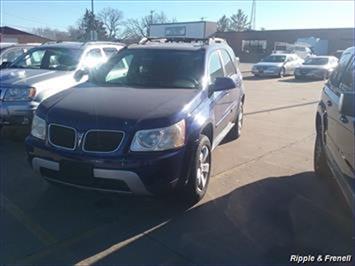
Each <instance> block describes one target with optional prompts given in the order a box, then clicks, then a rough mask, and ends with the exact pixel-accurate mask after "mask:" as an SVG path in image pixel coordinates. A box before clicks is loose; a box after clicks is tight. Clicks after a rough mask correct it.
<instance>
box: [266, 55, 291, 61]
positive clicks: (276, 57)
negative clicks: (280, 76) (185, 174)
mask: <svg viewBox="0 0 355 266" xmlns="http://www.w3.org/2000/svg"><path fill="white" fill-rule="evenodd" d="M285 60H286V56H285V55H269V56H267V57H265V58H264V59H263V60H261V61H262V62H269V63H281V62H285Z"/></svg>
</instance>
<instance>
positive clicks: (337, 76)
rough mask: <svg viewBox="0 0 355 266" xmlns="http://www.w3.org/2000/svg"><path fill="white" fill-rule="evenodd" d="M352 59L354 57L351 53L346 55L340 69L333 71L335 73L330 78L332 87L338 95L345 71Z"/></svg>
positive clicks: (340, 62) (339, 66) (342, 58)
mask: <svg viewBox="0 0 355 266" xmlns="http://www.w3.org/2000/svg"><path fill="white" fill-rule="evenodd" d="M351 57H352V55H351V54H350V53H347V54H344V55H343V56H342V57H341V59H340V61H339V65H338V67H337V68H336V69H335V70H334V71H333V73H332V75H331V77H330V83H331V85H332V86H331V88H332V90H333V91H334V92H335V93H337V94H339V93H340V92H339V91H338V90H339V88H338V86H339V84H340V82H341V79H342V76H343V73H344V72H345V70H346V68H347V66H348V64H349V61H350V59H351Z"/></svg>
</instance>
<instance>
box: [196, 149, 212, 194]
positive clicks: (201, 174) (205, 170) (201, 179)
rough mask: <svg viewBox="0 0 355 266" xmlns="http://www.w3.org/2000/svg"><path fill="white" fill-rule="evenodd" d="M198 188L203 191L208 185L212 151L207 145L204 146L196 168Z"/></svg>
mask: <svg viewBox="0 0 355 266" xmlns="http://www.w3.org/2000/svg"><path fill="white" fill-rule="evenodd" d="M196 171H197V172H196V176H197V190H198V191H200V192H201V191H203V190H204V189H205V187H206V185H207V181H208V177H209V173H210V151H209V149H208V147H207V146H206V145H205V146H203V147H202V149H201V151H200V155H199V160H198V166H197V170H196Z"/></svg>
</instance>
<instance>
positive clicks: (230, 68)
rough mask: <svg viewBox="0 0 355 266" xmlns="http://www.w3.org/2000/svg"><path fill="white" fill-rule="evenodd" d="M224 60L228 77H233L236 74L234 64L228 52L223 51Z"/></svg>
mask: <svg viewBox="0 0 355 266" xmlns="http://www.w3.org/2000/svg"><path fill="white" fill-rule="evenodd" d="M221 55H222V60H223V64H224V69H225V70H226V75H227V76H232V75H233V74H235V73H236V71H235V67H234V63H233V61H232V59H231V57H230V55H229V54H228V52H227V51H225V50H221Z"/></svg>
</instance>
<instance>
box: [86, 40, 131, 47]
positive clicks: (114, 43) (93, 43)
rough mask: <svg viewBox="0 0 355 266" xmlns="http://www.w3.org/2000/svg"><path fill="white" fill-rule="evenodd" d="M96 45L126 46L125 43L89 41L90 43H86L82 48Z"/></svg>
mask: <svg viewBox="0 0 355 266" xmlns="http://www.w3.org/2000/svg"><path fill="white" fill-rule="evenodd" d="M95 44H112V45H125V44H124V43H121V42H107V41H88V42H84V43H83V44H82V46H84V45H95Z"/></svg>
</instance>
